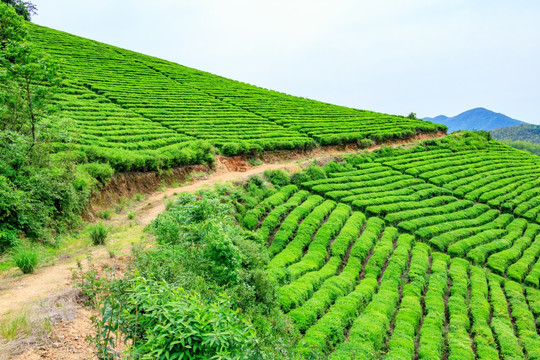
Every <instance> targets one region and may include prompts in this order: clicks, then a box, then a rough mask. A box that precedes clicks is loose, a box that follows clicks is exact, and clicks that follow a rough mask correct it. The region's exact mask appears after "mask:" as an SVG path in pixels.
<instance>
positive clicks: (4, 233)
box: [0, 226, 19, 254]
mask: <svg viewBox="0 0 540 360" xmlns="http://www.w3.org/2000/svg"><path fill="white" fill-rule="evenodd" d="M18 243H19V239H18V238H17V231H16V230H15V229H12V228H9V227H8V226H0V254H1V253H3V252H4V251H6V250H7V249H9V248H12V247H15V246H17V245H18Z"/></svg>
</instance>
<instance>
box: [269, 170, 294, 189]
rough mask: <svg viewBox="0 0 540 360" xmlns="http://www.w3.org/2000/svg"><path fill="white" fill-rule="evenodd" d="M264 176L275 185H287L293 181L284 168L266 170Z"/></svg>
mask: <svg viewBox="0 0 540 360" xmlns="http://www.w3.org/2000/svg"><path fill="white" fill-rule="evenodd" d="M264 178H265V179H266V180H268V181H269V182H270V183H272V185H274V186H278V187H281V186H285V185H288V184H290V183H291V180H290V179H289V175H287V173H286V172H285V171H283V170H266V171H265V172H264Z"/></svg>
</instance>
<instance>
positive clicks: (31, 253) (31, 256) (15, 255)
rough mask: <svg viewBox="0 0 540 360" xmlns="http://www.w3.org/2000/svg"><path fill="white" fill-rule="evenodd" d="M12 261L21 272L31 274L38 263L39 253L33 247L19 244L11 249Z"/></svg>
mask: <svg viewBox="0 0 540 360" xmlns="http://www.w3.org/2000/svg"><path fill="white" fill-rule="evenodd" d="M11 257H12V259H13V262H14V263H15V265H17V267H18V268H19V269H21V271H22V272H23V274H31V273H33V272H34V271H35V270H36V267H37V266H38V263H39V253H38V251H37V250H36V248H35V247H31V246H25V245H21V246H18V247H16V248H15V249H13V252H12V253H11Z"/></svg>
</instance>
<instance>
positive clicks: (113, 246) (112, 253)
mask: <svg viewBox="0 0 540 360" xmlns="http://www.w3.org/2000/svg"><path fill="white" fill-rule="evenodd" d="M105 247H106V249H107V253H108V254H109V257H110V258H111V259H114V258H115V257H116V256H117V255H118V253H119V251H120V247H119V246H118V244H117V243H116V242H112V243H110V244H107V245H106V246H105Z"/></svg>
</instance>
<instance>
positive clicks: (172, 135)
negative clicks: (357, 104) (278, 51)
mask: <svg viewBox="0 0 540 360" xmlns="http://www.w3.org/2000/svg"><path fill="white" fill-rule="evenodd" d="M30 34H31V38H32V41H33V42H34V43H35V44H36V46H38V47H39V48H40V49H41V50H43V51H44V52H46V53H47V54H49V55H50V56H52V57H53V58H54V59H55V60H57V61H59V62H60V63H61V64H62V70H63V72H64V74H65V78H66V79H67V80H66V86H65V87H64V89H63V92H62V93H61V94H60V95H58V97H57V99H56V101H57V103H58V105H59V106H60V108H61V110H62V112H61V114H62V116H64V117H66V118H69V119H72V120H73V121H74V127H75V129H74V133H75V134H76V135H75V136H74V143H75V144H76V147H77V148H79V149H82V150H83V151H85V152H86V153H87V154H88V157H89V158H90V159H91V160H106V161H109V162H110V163H111V164H113V166H114V167H115V168H116V169H118V170H120V171H125V170H132V169H139V170H154V169H157V168H159V167H170V166H174V165H185V164H193V163H195V164H197V163H201V162H203V161H207V160H208V153H209V151H210V146H206V145H204V144H201V143H200V141H205V142H207V143H208V144H211V145H212V146H214V147H216V148H217V149H219V151H221V152H222V153H223V154H225V155H237V154H246V153H258V152H261V151H267V150H305V149H309V148H312V147H314V146H316V145H340V144H358V145H359V146H360V147H367V146H370V145H371V144H374V143H380V142H383V141H388V140H396V139H408V138H411V137H413V136H415V135H417V134H422V133H435V132H440V131H446V127H445V126H443V125H438V124H433V123H430V122H426V121H422V120H415V119H408V118H406V117H402V116H391V115H385V114H380V113H375V112H370V111H363V110H356V109H351V108H346V107H342V106H335V105H331V104H326V103H322V102H318V101H313V100H308V99H304V98H299V97H294V96H290V95H286V94H282V93H279V92H276V91H270V90H266V89H262V88H258V87H256V86H252V85H248V84H244V83H241V82H237V81H233V80H229V79H226V78H223V77H220V76H216V75H212V74H209V73H205V72H203V71H199V70H195V69H191V68H187V67H184V66H181V65H178V64H175V63H171V62H167V61H164V60H160V59H157V58H153V57H150V56H145V55H142V54H138V53H134V52H131V51H128V50H123V49H120V48H116V47H113V46H109V45H105V44H102V43H98V42H95V41H91V40H87V39H83V38H80V37H76V36H73V35H70V34H67V33H63V32H60V31H56V30H52V29H48V28H45V27H40V26H37V25H32V27H31V30H30Z"/></svg>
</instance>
